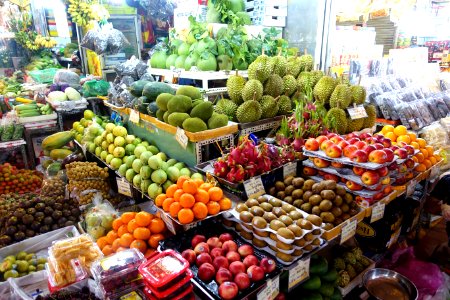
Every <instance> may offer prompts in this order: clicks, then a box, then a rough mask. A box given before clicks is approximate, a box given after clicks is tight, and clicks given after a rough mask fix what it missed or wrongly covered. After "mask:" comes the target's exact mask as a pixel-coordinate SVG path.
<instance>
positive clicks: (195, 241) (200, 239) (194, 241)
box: [191, 234, 206, 248]
mask: <svg viewBox="0 0 450 300" xmlns="http://www.w3.org/2000/svg"><path fill="white" fill-rule="evenodd" d="M201 242H206V237H205V236H204V235H200V234H197V235H195V236H194V237H193V238H192V240H191V245H192V248H195V246H197V244H200V243H201Z"/></svg>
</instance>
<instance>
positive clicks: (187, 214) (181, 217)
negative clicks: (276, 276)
mask: <svg viewBox="0 0 450 300" xmlns="http://www.w3.org/2000/svg"><path fill="white" fill-rule="evenodd" d="M217 205H218V204H217ZM178 221H180V223H181V224H189V223H191V222H192V221H194V213H193V212H192V210H190V209H189V208H183V209H181V210H180V211H179V212H178Z"/></svg>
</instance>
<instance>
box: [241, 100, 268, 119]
mask: <svg viewBox="0 0 450 300" xmlns="http://www.w3.org/2000/svg"><path fill="white" fill-rule="evenodd" d="M261 115H262V108H261V104H259V102H258V101H254V100H249V101H245V102H244V103H242V104H241V105H240V106H239V107H238V109H237V111H236V118H237V120H238V121H239V123H248V122H255V121H258V120H259V119H261Z"/></svg>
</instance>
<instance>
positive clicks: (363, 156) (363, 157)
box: [351, 150, 368, 163]
mask: <svg viewBox="0 0 450 300" xmlns="http://www.w3.org/2000/svg"><path fill="white" fill-rule="evenodd" d="M367 158H368V155H367V153H366V152H364V151H362V150H356V151H355V152H353V155H352V157H351V160H352V161H354V162H360V163H363V162H367Z"/></svg>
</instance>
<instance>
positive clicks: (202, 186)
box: [200, 182, 213, 191]
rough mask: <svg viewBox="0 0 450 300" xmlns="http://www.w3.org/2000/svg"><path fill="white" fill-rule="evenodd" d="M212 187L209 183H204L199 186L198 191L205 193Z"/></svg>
mask: <svg viewBox="0 0 450 300" xmlns="http://www.w3.org/2000/svg"><path fill="white" fill-rule="evenodd" d="M212 187H213V185H212V184H211V183H209V182H205V183H203V184H202V185H201V186H200V189H202V190H205V191H209V189H210V188H212Z"/></svg>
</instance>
